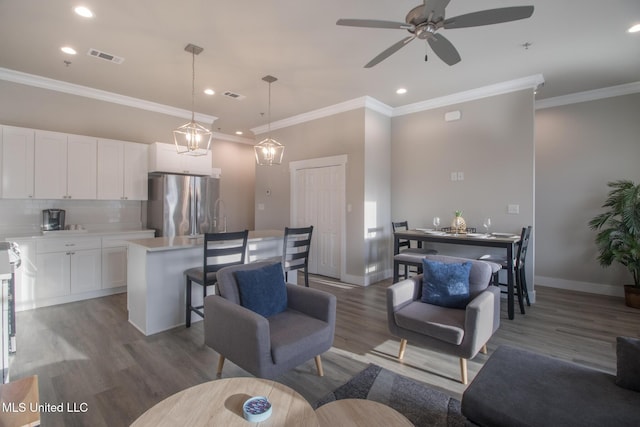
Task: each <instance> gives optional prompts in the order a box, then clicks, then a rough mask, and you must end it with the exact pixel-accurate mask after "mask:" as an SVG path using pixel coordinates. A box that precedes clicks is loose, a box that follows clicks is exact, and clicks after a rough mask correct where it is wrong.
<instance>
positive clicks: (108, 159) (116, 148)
mask: <svg viewBox="0 0 640 427" xmlns="http://www.w3.org/2000/svg"><path fill="white" fill-rule="evenodd" d="M123 189H124V142H123V141H115V140H111V139H99V140H98V199H100V200H120V199H122V198H124V193H123Z"/></svg>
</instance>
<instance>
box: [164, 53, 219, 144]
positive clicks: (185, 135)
mask: <svg viewBox="0 0 640 427" xmlns="http://www.w3.org/2000/svg"><path fill="white" fill-rule="evenodd" d="M184 50H186V51H187V52H190V53H191V121H190V122H189V123H186V124H184V125H182V126H180V127H179V128H177V129H175V130H174V131H173V141H174V142H175V144H176V151H177V152H178V154H187V155H190V156H204V155H205V154H207V152H208V151H209V148H210V146H211V135H212V132H211V131H210V130H209V129H207V128H205V127H204V126H202V125H200V124H198V123H196V121H195V114H196V113H195V97H196V55H199V54H200V53H201V52H202V51H203V50H204V49H202V48H201V47H199V46H196V45H193V44H191V43H189V44H188V45H187V46H186V47H185V48H184Z"/></svg>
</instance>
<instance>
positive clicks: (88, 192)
mask: <svg viewBox="0 0 640 427" xmlns="http://www.w3.org/2000/svg"><path fill="white" fill-rule="evenodd" d="M97 149H98V147H97V143H96V139H95V138H91V137H88V136H79V135H69V136H68V139H67V196H68V198H73V199H94V200H95V199H96V183H97V173H98V170H97V165H96V158H97V157H96V156H97Z"/></svg>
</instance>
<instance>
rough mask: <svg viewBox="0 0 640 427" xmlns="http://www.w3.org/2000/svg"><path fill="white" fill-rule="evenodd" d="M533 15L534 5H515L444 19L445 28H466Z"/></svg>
mask: <svg viewBox="0 0 640 427" xmlns="http://www.w3.org/2000/svg"><path fill="white" fill-rule="evenodd" d="M531 15H533V6H514V7H503V8H499V9H488V10H481V11H479V12H472V13H467V14H464V15H459V16H454V17H453V18H449V19H447V20H445V21H444V28H447V29H449V28H466V27H479V26H482V25H491V24H500V23H502V22H510V21H517V20H519V19H526V18H529V17H530V16H531Z"/></svg>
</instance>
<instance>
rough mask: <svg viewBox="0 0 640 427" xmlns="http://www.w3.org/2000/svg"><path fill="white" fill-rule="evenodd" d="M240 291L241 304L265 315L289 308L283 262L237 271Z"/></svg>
mask: <svg viewBox="0 0 640 427" xmlns="http://www.w3.org/2000/svg"><path fill="white" fill-rule="evenodd" d="M234 274H235V277H236V282H237V283H238V292H239V293H240V305H241V306H243V307H245V308H248V309H249V310H251V311H254V312H256V313H258V314H260V315H262V316H264V317H269V316H273V315H274V314H278V313H281V312H283V311H285V310H286V309H287V287H286V285H285V282H284V274H283V273H282V264H281V263H277V264H270V265H267V266H265V267H261V268H256V269H253V270H239V271H236V272H235V273H234Z"/></svg>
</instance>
